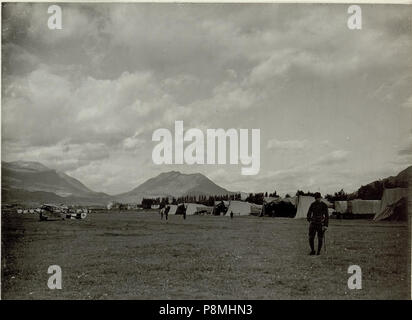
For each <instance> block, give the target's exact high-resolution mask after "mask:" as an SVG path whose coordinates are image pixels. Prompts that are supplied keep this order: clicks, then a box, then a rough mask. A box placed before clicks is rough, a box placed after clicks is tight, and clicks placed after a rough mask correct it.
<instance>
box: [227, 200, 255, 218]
mask: <svg viewBox="0 0 412 320" xmlns="http://www.w3.org/2000/svg"><path fill="white" fill-rule="evenodd" d="M261 209H262V206H260V205H257V204H254V203H249V202H243V201H235V200H233V201H230V204H229V208H228V209H227V213H226V216H230V212H233V215H234V216H247V215H250V214H260V211H261Z"/></svg>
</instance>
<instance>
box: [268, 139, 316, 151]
mask: <svg viewBox="0 0 412 320" xmlns="http://www.w3.org/2000/svg"><path fill="white" fill-rule="evenodd" d="M308 145H309V142H308V141H307V140H285V141H280V140H277V139H271V140H269V141H268V142H267V146H266V147H267V148H268V149H280V150H302V149H305V148H306V147H308Z"/></svg>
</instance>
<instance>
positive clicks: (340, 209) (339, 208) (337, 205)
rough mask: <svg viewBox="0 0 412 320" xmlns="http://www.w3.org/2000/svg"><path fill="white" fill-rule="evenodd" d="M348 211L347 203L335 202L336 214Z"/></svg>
mask: <svg viewBox="0 0 412 320" xmlns="http://www.w3.org/2000/svg"><path fill="white" fill-rule="evenodd" d="M347 211H348V202H347V201H335V212H337V213H346V212H347Z"/></svg>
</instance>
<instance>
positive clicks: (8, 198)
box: [1, 161, 412, 205]
mask: <svg viewBox="0 0 412 320" xmlns="http://www.w3.org/2000/svg"><path fill="white" fill-rule="evenodd" d="M1 174H2V177H1V179H2V181H1V195H2V203H5V204H12V203H18V204H30V205H37V204H42V203H47V202H50V203H64V204H78V205H106V204H107V203H108V202H110V201H117V202H122V203H136V202H140V201H141V200H142V199H143V198H144V197H166V196H168V197H180V196H184V195H191V196H199V195H205V196H208V195H226V194H232V193H233V192H231V191H228V190H226V189H224V188H222V187H220V186H218V185H217V184H216V183H214V182H213V181H211V180H210V179H209V178H207V177H206V176H204V175H203V174H200V173H193V174H184V173H180V172H178V171H170V172H164V173H161V174H159V175H158V176H156V177H154V178H151V179H149V180H147V181H145V182H143V183H142V184H140V185H139V186H137V187H136V188H134V189H133V190H131V191H129V192H125V193H122V194H118V195H108V194H106V193H103V192H95V191H93V190H91V189H89V188H88V187H86V186H85V185H84V184H83V183H81V182H80V181H79V180H77V179H75V178H73V177H70V176H69V175H67V174H66V173H63V172H60V171H58V170H54V169H50V168H48V167H46V166H44V165H43V164H41V163H39V162H31V161H15V162H4V161H2V163H1ZM411 177H412V166H410V167H408V168H406V169H405V170H403V171H401V172H400V173H399V174H398V175H397V176H392V177H388V178H385V179H381V180H378V181H379V182H383V183H385V185H389V187H405V186H408V184H409V186H410V185H411V183H410V181H411ZM375 183H376V181H375V182H372V183H370V185H373V184H375ZM363 187H364V186H363Z"/></svg>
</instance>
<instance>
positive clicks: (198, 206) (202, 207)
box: [185, 203, 213, 216]
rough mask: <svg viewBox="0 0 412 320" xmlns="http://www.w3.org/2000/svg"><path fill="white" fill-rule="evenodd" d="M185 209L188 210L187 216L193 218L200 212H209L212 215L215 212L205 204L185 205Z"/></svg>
mask: <svg viewBox="0 0 412 320" xmlns="http://www.w3.org/2000/svg"><path fill="white" fill-rule="evenodd" d="M185 208H186V215H188V216H191V215H194V214H196V213H198V212H199V211H203V210H205V211H208V212H210V213H212V211H213V207H208V206H205V205H203V204H198V203H185Z"/></svg>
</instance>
